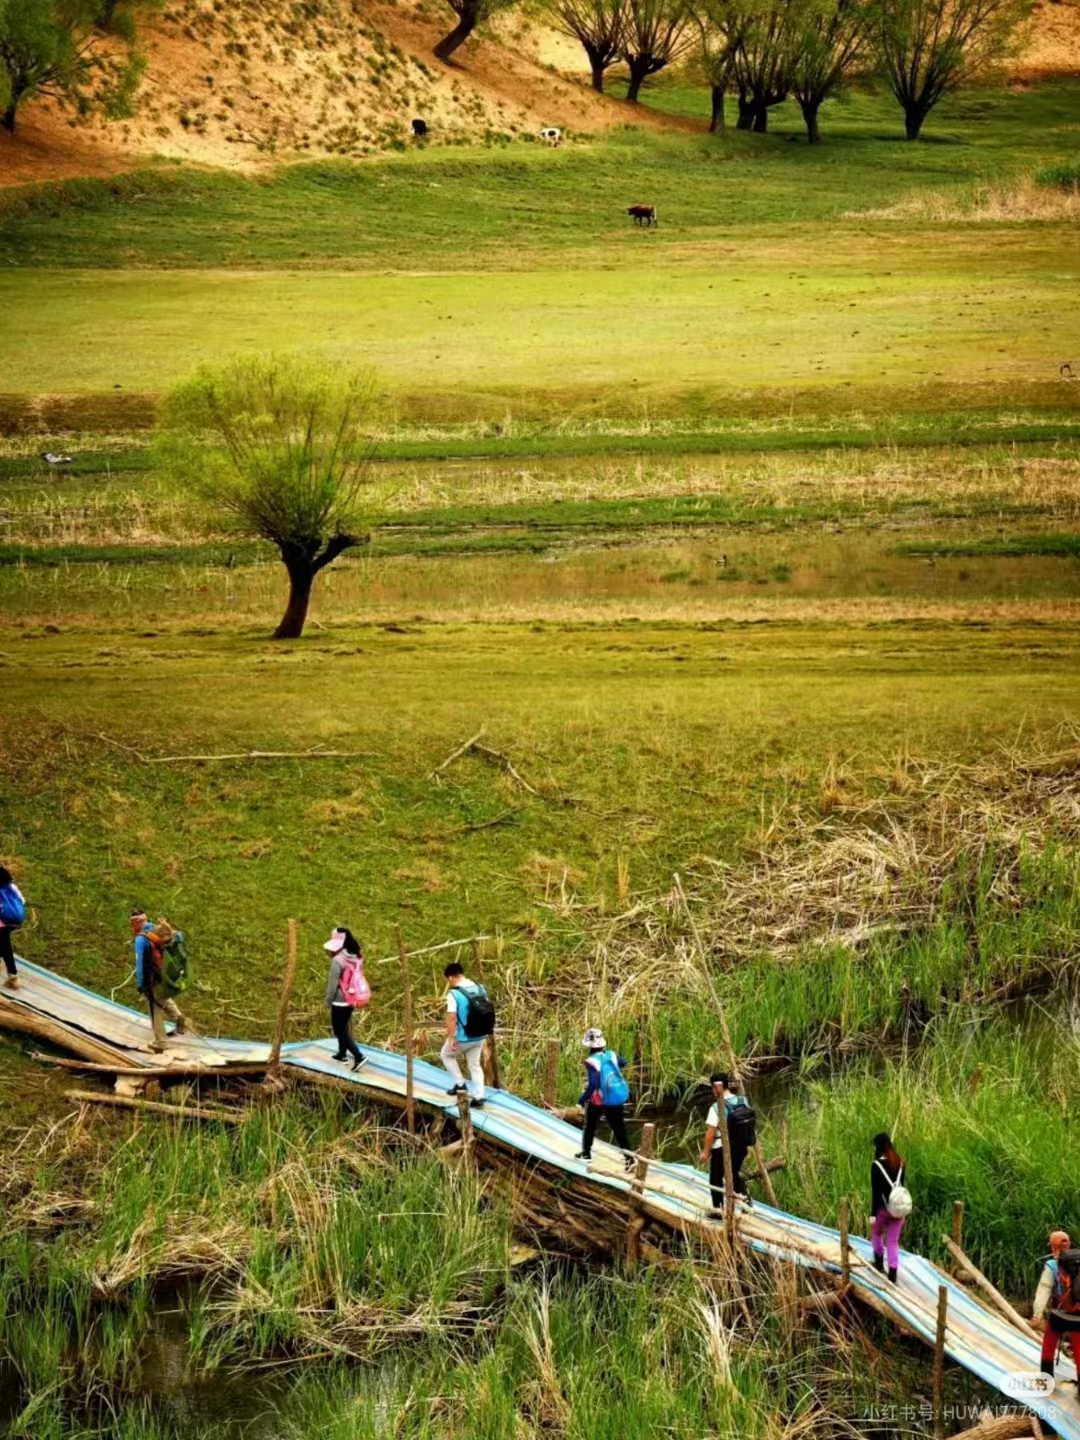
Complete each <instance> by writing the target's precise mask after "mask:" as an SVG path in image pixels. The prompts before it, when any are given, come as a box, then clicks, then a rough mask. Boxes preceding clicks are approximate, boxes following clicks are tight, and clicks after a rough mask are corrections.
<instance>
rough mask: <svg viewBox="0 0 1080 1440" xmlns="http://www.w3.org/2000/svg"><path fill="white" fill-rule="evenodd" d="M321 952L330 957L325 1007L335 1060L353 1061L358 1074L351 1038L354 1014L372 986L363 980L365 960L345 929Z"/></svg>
mask: <svg viewBox="0 0 1080 1440" xmlns="http://www.w3.org/2000/svg"><path fill="white" fill-rule="evenodd" d="M323 949H324V950H325V951H326V952H327V954H328V955H329V956H330V974H329V976H328V977H327V981H326V1003H327V1005H329V1007H330V1028H331V1030H332V1031H333V1032H334V1039H335V1040H336V1041H337V1047H338V1048H337V1054H336V1055H335V1056H334V1059H335V1060H348V1059H349V1057H350V1056H351V1057H352V1068H353V1069H354V1070H359V1069H360V1066H361V1065H363V1063H364V1055H363V1052H362V1051H361V1049H360V1046H359V1045H357V1043H356V1041H355V1040H354V1039H353V1037H352V1017H353V1011H354V1010H357V1009H359V1007H360V1006H361V1005H366V1004H367V1003H368V1001H369V1000H370V999H371V986H370V985H369V984H368V982H367V980H366V979H365V977H364V956H363V954H362V952H361V950H360V942H359V940H357V938H356V936H355V935H354V934H353V933H352V931H351V930H349V929H348V928H347V927H346V926H344V925H339V926H338V927H337V928H336V929H335V930H334V932H333V934H332V935H331V936H330V939H329V940H327V942H326V944H325V945H324V946H323Z"/></svg>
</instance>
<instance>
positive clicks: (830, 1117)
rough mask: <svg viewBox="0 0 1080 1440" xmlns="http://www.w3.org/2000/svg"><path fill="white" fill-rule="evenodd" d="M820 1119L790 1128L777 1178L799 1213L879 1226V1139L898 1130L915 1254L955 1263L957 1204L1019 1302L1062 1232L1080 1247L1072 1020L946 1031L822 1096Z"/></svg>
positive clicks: (985, 1261) (818, 1090) (1077, 1052)
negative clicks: (1078, 1239) (845, 1205)
mask: <svg viewBox="0 0 1080 1440" xmlns="http://www.w3.org/2000/svg"><path fill="white" fill-rule="evenodd" d="M811 1095H812V1102H813V1103H812V1108H808V1109H804V1110H802V1111H795V1112H793V1113H792V1115H791V1116H790V1117H789V1127H790V1128H789V1135H790V1156H791V1158H790V1160H789V1164H788V1168H787V1170H786V1171H784V1172H783V1173H782V1174H780V1175H779V1176H778V1177H777V1189H778V1191H779V1196H780V1201H781V1204H782V1205H784V1206H785V1208H787V1209H790V1210H793V1211H796V1212H798V1213H800V1214H804V1215H809V1216H812V1217H814V1218H815V1219H818V1220H822V1221H826V1222H829V1223H832V1224H835V1223H836V1220H837V1214H838V1202H839V1200H840V1197H841V1196H848V1197H850V1198H851V1201H852V1215H853V1221H854V1223H856V1224H858V1225H860V1226H863V1227H865V1226H866V1225H868V1223H869V1219H870V1216H869V1213H868V1211H869V1203H870V1166H871V1161H872V1159H873V1149H872V1145H871V1140H872V1137H873V1136H874V1134H875V1133H876V1132H877V1131H879V1130H887V1131H888V1132H889V1133H890V1134H891V1135H892V1137H893V1139H894V1142H895V1144H896V1148H897V1149H898V1150H899V1151H900V1153H901V1154H902V1155H903V1156H904V1158H905V1160H906V1161H907V1165H908V1172H907V1177H906V1179H907V1183H908V1184H909V1186H910V1188H911V1190H912V1193H913V1195H914V1199H915V1208H914V1211H913V1212H912V1214H911V1216H910V1218H909V1219H908V1220H907V1222H906V1224H905V1226H904V1236H903V1243H904V1245H905V1246H906V1247H908V1248H910V1249H913V1250H917V1251H919V1252H921V1253H924V1254H929V1255H932V1256H934V1257H936V1258H939V1259H943V1260H947V1259H948V1256H947V1255H945V1254H944V1248H943V1246H942V1244H941V1236H942V1235H944V1234H949V1233H950V1231H951V1220H952V1207H953V1201H954V1200H963V1201H964V1206H965V1210H964V1248H965V1250H966V1251H967V1253H968V1254H969V1255H970V1256H971V1258H972V1259H973V1260H974V1261H975V1263H976V1264H977V1265H978V1266H979V1267H980V1269H982V1270H984V1271H985V1272H986V1274H987V1275H989V1276H990V1278H991V1279H992V1280H993V1281H994V1282H995V1283H996V1284H997V1285H998V1286H999V1287H1000V1288H1003V1289H1005V1290H1007V1291H1008V1292H1009V1293H1010V1294H1013V1295H1016V1296H1024V1295H1026V1294H1027V1293H1028V1292H1029V1291H1031V1290H1032V1289H1033V1287H1034V1284H1035V1282H1036V1280H1037V1279H1038V1269H1039V1264H1038V1261H1039V1256H1040V1255H1042V1254H1043V1253H1044V1252H1045V1249H1046V1236H1047V1233H1048V1231H1050V1230H1051V1229H1055V1228H1057V1227H1063V1228H1065V1229H1067V1230H1069V1231H1070V1233H1071V1234H1073V1235H1080V1199H1078V1197H1077V1191H1076V1182H1075V1177H1074V1175H1073V1167H1072V1166H1071V1164H1070V1155H1071V1153H1072V1149H1073V1139H1074V1137H1073V1133H1072V1131H1073V1125H1072V1116H1073V1114H1074V1113H1075V1110H1076V1106H1077V1104H1078V1102H1080V1038H1078V1036H1077V1034H1076V1032H1075V1030H1074V1029H1073V1026H1072V1024H1071V1022H1070V1020H1069V1017H1068V1016H1067V1015H1066V1014H1060V1015H1058V1016H1056V1017H1055V1018H1054V1020H1053V1022H1048V1021H1046V1020H1043V1021H1042V1022H1041V1023H1037V1024H1036V1023H1029V1024H1026V1025H1024V1026H1017V1025H1014V1024H1011V1023H1009V1022H1008V1021H1007V1020H1005V1019H1001V1018H998V1019H994V1020H983V1021H980V1020H979V1019H977V1018H974V1019H964V1018H962V1017H959V1016H954V1017H951V1018H949V1019H945V1020H941V1021H938V1022H935V1024H934V1026H933V1027H932V1029H931V1032H930V1035H929V1036H928V1038H927V1039H926V1041H925V1042H924V1044H923V1046H922V1047H921V1048H920V1049H919V1051H918V1052H916V1053H915V1054H913V1055H910V1056H904V1057H901V1058H898V1059H890V1060H887V1061H886V1062H884V1063H883V1064H880V1065H873V1064H869V1063H863V1062H859V1063H858V1064H856V1066H855V1067H854V1068H853V1069H851V1070H849V1071H848V1072H847V1073H845V1074H843V1075H841V1076H839V1077H838V1078H836V1079H834V1080H832V1081H829V1082H825V1083H819V1082H813V1083H812V1085H811Z"/></svg>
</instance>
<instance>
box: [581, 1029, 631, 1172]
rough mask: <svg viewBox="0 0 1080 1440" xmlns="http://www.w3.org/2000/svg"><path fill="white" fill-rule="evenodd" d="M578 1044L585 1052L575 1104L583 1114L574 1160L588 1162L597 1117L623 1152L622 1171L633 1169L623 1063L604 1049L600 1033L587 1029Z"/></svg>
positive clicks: (612, 1053)
mask: <svg viewBox="0 0 1080 1440" xmlns="http://www.w3.org/2000/svg"><path fill="white" fill-rule="evenodd" d="M581 1043H582V1045H584V1047H585V1049H586V1050H588V1052H589V1053H588V1055H586V1057H585V1089H584V1090H583V1092H582V1094H581V1098H580V1099H579V1100H578V1104H579V1105H581V1106H583V1107H584V1110H585V1130H584V1134H583V1137H582V1141H581V1149H580V1150H579V1151H578V1153H577V1155H575V1157H574V1158H575V1159H576V1160H584V1161H585V1163H586V1164H588V1163H589V1162H590V1161H591V1159H592V1147H593V1140H594V1139H595V1137H596V1131H597V1127H598V1126H599V1124H600V1120H601V1117H606V1118H607V1122H608V1124H609V1125H610V1126H611V1133H612V1135H613V1136H614V1139H615V1144H616V1145H618V1147H619V1149H620V1150H622V1151H623V1167H624V1169H626V1170H627V1171H630V1170H632V1169H633V1168H634V1155H633V1152H632V1151H631V1148H630V1141H629V1139H628V1138H627V1134H626V1102H627V1101H628V1100H629V1099H630V1086H629V1085H628V1084H627V1083H626V1079H625V1077H624V1075H623V1073H622V1072H623V1070H624V1069H625V1068H626V1063H627V1062H626V1060H625V1059H624V1058H623V1057H622V1056H621V1055H616V1053H615V1051H614V1050H609V1049H608V1044H607V1041H606V1040H605V1039H604V1032H603V1031H602V1030H598V1029H597V1028H596V1027H595V1026H591V1027H590V1028H589V1029H588V1030H586V1031H585V1034H584V1035H583V1036H582V1038H581Z"/></svg>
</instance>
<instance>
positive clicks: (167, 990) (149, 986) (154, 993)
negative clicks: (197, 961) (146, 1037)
mask: <svg viewBox="0 0 1080 1440" xmlns="http://www.w3.org/2000/svg"><path fill="white" fill-rule="evenodd" d="M131 930H132V934H133V935H134V937H135V938H134V941H133V944H134V946H135V983H136V985H137V986H138V989H139V993H140V994H141V995H145V996H146V1003H147V1005H148V1006H149V1009H150V1024H151V1025H152V1026H153V1030H154V1038H153V1040H151V1042H150V1049H151V1050H153V1051H155V1052H160V1051H162V1050H164V1049H165V1040H166V1034H165V1017H166V1016H168V1017H169V1019H171V1020H175V1022H176V1034H177V1035H183V1034H184V1033H185V1032H186V1030H187V1020H186V1019H185V1018H184V1015H183V1013H182V1012H181V1010H180V1007H179V1005H177V1003H176V997H177V995H180V994H182V993H183V991H184V989H185V988H186V986H187V969H188V957H187V950H186V949H185V948H184V934H183V931H182V930H174V929H173V927H172V926H171V925H170V924H169V922H168V921H167V920H158V921H156V922H155V923H154V924H151V923H150V921H149V919H148V918H147V914H146V911H145V910H132V912H131Z"/></svg>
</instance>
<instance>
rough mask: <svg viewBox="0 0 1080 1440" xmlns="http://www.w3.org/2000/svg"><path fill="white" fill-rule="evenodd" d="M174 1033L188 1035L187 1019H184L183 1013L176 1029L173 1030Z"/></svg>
mask: <svg viewBox="0 0 1080 1440" xmlns="http://www.w3.org/2000/svg"><path fill="white" fill-rule="evenodd" d="M173 1034H174V1035H186V1034H187V1021H186V1020H185V1019H184V1017H183V1015H181V1016H180V1017H179V1018H178V1019H177V1022H176V1029H175V1030H174V1031H173Z"/></svg>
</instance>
